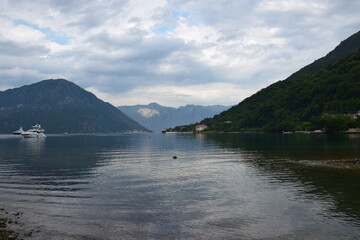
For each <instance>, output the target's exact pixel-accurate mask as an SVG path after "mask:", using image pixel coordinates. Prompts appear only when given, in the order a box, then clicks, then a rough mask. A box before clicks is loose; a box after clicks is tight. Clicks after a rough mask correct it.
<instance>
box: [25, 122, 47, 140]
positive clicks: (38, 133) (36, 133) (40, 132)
mask: <svg viewBox="0 0 360 240" xmlns="http://www.w3.org/2000/svg"><path fill="white" fill-rule="evenodd" d="M44 131H45V130H44V129H42V128H41V126H40V124H36V125H35V126H32V127H31V128H30V129H29V130H26V131H23V132H22V133H21V136H23V137H24V138H38V137H46V135H45V134H44Z"/></svg>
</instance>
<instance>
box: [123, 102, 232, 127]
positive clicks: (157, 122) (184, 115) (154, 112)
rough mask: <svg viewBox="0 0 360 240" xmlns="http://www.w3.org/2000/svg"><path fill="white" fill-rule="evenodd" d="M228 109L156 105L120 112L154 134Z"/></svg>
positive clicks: (129, 107)
mask: <svg viewBox="0 0 360 240" xmlns="http://www.w3.org/2000/svg"><path fill="white" fill-rule="evenodd" d="M228 108H229V107H226V106H221V105H215V106H199V105H186V106H183V107H179V108H172V107H164V106H161V105H159V104H157V103H150V104H148V105H135V106H120V107H118V109H120V110H121V111H122V112H124V113H125V114H127V115H128V116H129V117H131V118H133V119H135V120H136V121H137V122H139V123H140V124H141V125H143V126H145V127H146V128H148V129H150V130H153V131H155V132H161V131H162V130H163V129H164V128H170V127H174V126H176V125H183V124H190V123H195V122H198V121H200V120H202V119H204V118H208V117H212V116H214V115H216V114H219V113H220V112H222V111H225V110H227V109H228Z"/></svg>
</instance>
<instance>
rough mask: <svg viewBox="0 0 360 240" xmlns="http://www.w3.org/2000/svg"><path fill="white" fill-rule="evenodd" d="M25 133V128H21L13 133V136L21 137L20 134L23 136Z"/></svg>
mask: <svg viewBox="0 0 360 240" xmlns="http://www.w3.org/2000/svg"><path fill="white" fill-rule="evenodd" d="M23 132H24V130H23V128H22V127H20V128H19V129H18V130H16V131H13V134H14V135H20V134H22V133H23Z"/></svg>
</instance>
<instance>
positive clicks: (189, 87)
mask: <svg viewBox="0 0 360 240" xmlns="http://www.w3.org/2000/svg"><path fill="white" fill-rule="evenodd" d="M0 9H1V10H0V23H1V28H0V90H5V89H8V88H15V87H20V86H22V85H25V84H31V83H35V82H38V81H40V80H43V79H48V78H66V79H68V80H70V81H72V82H75V83H76V84H78V85H79V86H81V87H83V88H85V89H87V90H89V91H91V92H93V93H94V94H96V95H97V96H98V97H99V98H101V99H103V100H105V101H108V102H110V103H112V104H113V105H115V106H119V105H133V104H147V103H150V102H158V103H160V104H162V105H166V106H181V105H185V104H202V105H213V104H223V105H234V104H237V103H239V102H240V101H241V100H243V99H244V98H246V97H248V96H250V95H252V94H253V93H255V92H256V91H258V90H260V89H261V88H264V87H266V86H268V85H269V84H271V83H273V82H276V81H278V80H282V79H285V78H286V77H288V76H289V75H290V74H291V73H293V72H295V71H297V70H299V69H300V68H301V67H303V66H305V65H307V64H309V63H311V62H313V61H314V60H316V59H318V58H320V57H322V56H324V55H325V54H326V53H328V52H329V51H331V50H332V49H333V48H334V47H335V46H336V45H338V44H339V43H340V41H342V40H344V39H346V38H347V37H349V36H350V35H352V34H353V33H355V32H357V31H359V30H360V14H359V13H360V1H358V0H316V1H314V0H151V1H148V0H117V1H110V0H103V1H102V0H97V1H95V0H86V1H82V0H67V1H61V0H31V1H30V0H9V1H6V0H0Z"/></svg>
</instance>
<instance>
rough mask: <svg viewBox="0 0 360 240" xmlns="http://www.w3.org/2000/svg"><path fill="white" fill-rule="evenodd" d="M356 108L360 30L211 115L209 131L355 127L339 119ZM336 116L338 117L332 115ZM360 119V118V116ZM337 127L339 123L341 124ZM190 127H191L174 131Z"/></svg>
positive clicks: (359, 102) (359, 90)
mask: <svg viewBox="0 0 360 240" xmlns="http://www.w3.org/2000/svg"><path fill="white" fill-rule="evenodd" d="M358 111H360V32H357V33H355V34H353V35H352V36H350V37H349V38H347V39H346V40H344V41H342V42H341V43H340V44H339V45H338V46H337V47H336V48H335V49H334V50H333V51H331V52H329V53H328V54H327V55H326V56H325V57H322V58H320V59H318V60H316V61H315V62H313V63H312V64H309V65H307V66H305V67H303V68H302V69H300V70H299V71H297V72H295V73H294V74H292V75H291V76H290V77H288V78H287V79H285V80H283V81H278V82H276V83H274V84H272V85H270V86H268V87H266V88H264V89H262V90H260V91H258V92H257V93H255V94H254V95H252V96H250V97H248V98H246V99H245V100H243V101H242V102H240V103H239V104H238V105H236V106H233V107H232V108H230V109H229V110H227V111H224V112H222V113H221V114H219V115H216V116H215V117H213V118H208V119H204V120H202V121H201V123H202V124H205V125H207V126H208V128H207V129H206V130H207V131H225V132H233V131H235V132H236V131H268V132H280V131H288V130H305V129H319V128H330V126H329V125H337V126H336V128H333V129H338V130H343V129H347V127H349V128H350V127H357V126H358V125H359V124H360V121H359V123H356V122H355V121H353V122H351V121H347V119H346V118H345V119H342V118H341V116H340V115H342V116H344V115H345V114H349V113H357V112H358ZM335 115H339V117H338V118H335V117H334V116H335ZM359 120H360V119H359ZM340 125H341V126H340ZM180 128H183V129H188V130H189V129H193V128H194V126H193V125H189V126H178V127H177V129H180Z"/></svg>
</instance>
